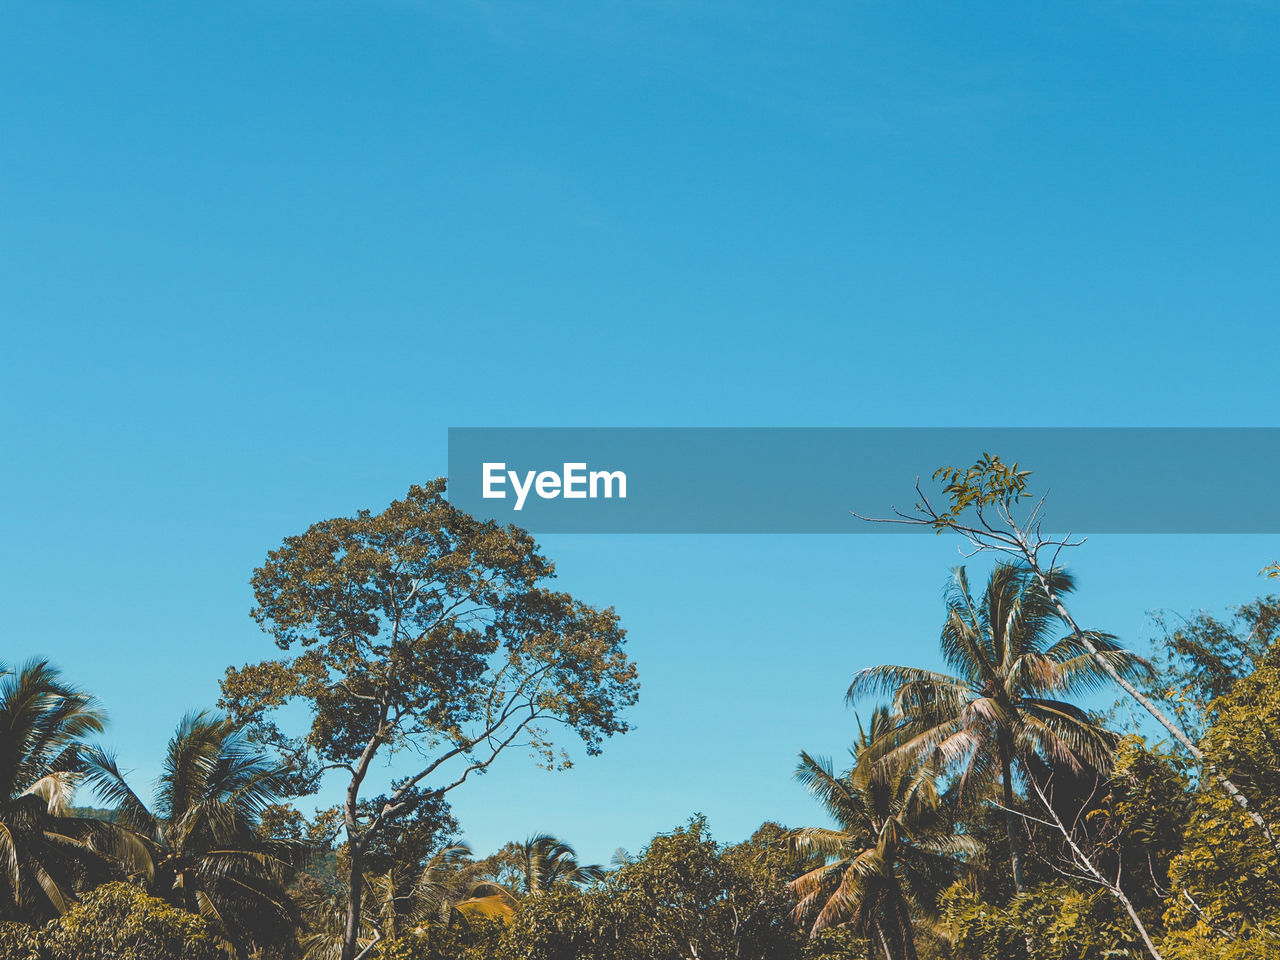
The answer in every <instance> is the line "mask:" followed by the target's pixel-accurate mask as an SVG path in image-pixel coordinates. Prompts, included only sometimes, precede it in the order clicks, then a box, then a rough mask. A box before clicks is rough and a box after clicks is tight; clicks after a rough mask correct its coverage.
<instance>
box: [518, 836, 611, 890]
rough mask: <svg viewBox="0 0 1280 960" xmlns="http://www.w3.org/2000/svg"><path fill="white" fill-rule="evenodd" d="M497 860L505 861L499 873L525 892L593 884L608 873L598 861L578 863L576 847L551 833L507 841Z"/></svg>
mask: <svg viewBox="0 0 1280 960" xmlns="http://www.w3.org/2000/svg"><path fill="white" fill-rule="evenodd" d="M497 859H498V860H499V861H500V862H501V864H502V867H501V868H500V872H501V873H502V874H503V875H504V876H507V875H509V876H510V881H511V883H510V885H511V886H512V887H514V888H515V889H516V890H518V891H519V892H520V893H523V894H526V895H528V894H535V893H542V892H543V891H545V890H550V889H551V888H553V887H556V886H560V885H564V884H569V885H573V886H581V885H582V884H586V883H594V882H595V881H597V880H599V879H600V878H601V877H603V876H604V872H605V871H604V867H602V866H600V865H599V864H594V863H592V864H584V863H579V862H578V855H577V853H576V852H575V851H574V849H573V847H571V846H570V845H569V844H567V843H565V842H564V841H563V840H561V839H560V838H559V837H554V836H552V835H551V834H549V833H540V834H538V835H536V836H533V837H529V838H528V839H527V840H525V841H524V842H523V843H512V844H508V846H507V847H506V848H504V849H503V850H502V851H501V852H500V853H498V855H497Z"/></svg>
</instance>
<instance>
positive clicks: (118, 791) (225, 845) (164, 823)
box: [84, 713, 302, 953]
mask: <svg viewBox="0 0 1280 960" xmlns="http://www.w3.org/2000/svg"><path fill="white" fill-rule="evenodd" d="M84 768H85V781H86V782H87V783H89V784H91V785H93V786H94V787H95V788H96V789H97V792H98V794H99V795H100V796H101V797H102V798H103V800H105V801H106V802H107V803H110V804H112V805H114V806H115V807H116V808H117V810H118V811H119V819H120V823H121V824H122V825H123V826H125V827H127V828H128V829H129V830H131V831H132V832H133V834H134V835H135V836H136V837H137V839H138V841H139V851H140V853H141V855H142V856H141V862H140V863H139V864H138V865H137V866H138V869H137V875H138V877H139V878H140V879H141V880H142V881H143V882H144V883H145V884H146V887H147V889H148V890H150V891H151V892H152V893H154V894H155V895H157V896H159V897H161V898H163V899H164V900H165V901H166V902H168V903H170V904H172V905H174V906H176V907H180V908H182V909H185V910H187V911H189V912H190V913H194V914H198V915H199V916H201V917H203V918H205V919H206V920H208V921H209V923H210V924H211V925H212V926H213V928H214V929H215V930H217V931H218V933H219V935H221V936H222V937H224V938H225V939H226V940H227V941H229V942H230V943H232V944H235V945H236V947H237V949H238V950H239V951H240V952H241V953H245V952H247V951H248V948H249V945H251V944H266V943H272V942H278V941H280V940H281V939H282V938H283V937H284V936H286V935H287V934H288V932H289V931H290V930H291V929H292V927H293V926H294V923H295V916H296V910H295V908H294V905H293V903H292V900H291V899H290V897H289V895H288V894H287V892H286V890H285V883H286V881H287V878H288V875H289V872H290V869H291V867H292V865H293V864H294V862H295V861H296V860H298V859H299V855H300V853H301V852H302V851H301V849H300V847H299V845H298V844H296V843H294V842H291V841H287V840H277V839H274V838H271V837H264V836H263V835H262V834H261V833H260V831H259V829H258V828H259V826H260V821H261V817H262V815H263V813H264V811H266V810H268V809H270V808H271V807H272V806H273V805H275V804H276V803H277V801H278V800H279V799H280V797H281V794H282V792H283V791H284V789H285V788H286V778H285V774H286V771H285V770H284V768H283V767H281V766H280V764H279V763H278V762H277V761H275V760H273V759H272V758H270V757H268V756H266V755H264V754H262V753H261V752H259V750H258V748H257V747H256V746H255V745H254V744H253V743H252V742H251V741H250V740H249V739H248V738H247V737H246V736H245V735H244V734H243V733H242V732H241V731H238V730H237V729H236V728H235V727H234V726H233V725H232V724H231V722H230V721H228V720H226V719H224V718H221V717H216V716H213V715H211V714H209V713H193V714H189V715H187V716H186V717H184V718H183V720H182V722H181V723H180V724H179V725H178V729H177V731H176V732H175V733H174V735H173V737H172V738H171V739H170V740H169V746H168V749H167V751H166V753H165V758H164V766H163V771H162V773H161V776H160V781H159V785H158V788H157V790H156V795H155V802H154V804H153V805H152V806H151V807H150V808H149V807H148V806H147V805H146V804H145V803H144V802H143V801H142V800H141V799H140V798H139V796H138V795H137V793H135V792H134V790H133V788H132V787H130V786H129V783H128V782H127V781H126V779H125V777H124V775H123V774H122V773H121V772H120V769H119V766H118V765H117V763H116V759H115V757H114V756H112V755H111V754H109V753H107V752H106V751H104V750H102V749H101V748H94V749H91V750H87V751H85V755H84Z"/></svg>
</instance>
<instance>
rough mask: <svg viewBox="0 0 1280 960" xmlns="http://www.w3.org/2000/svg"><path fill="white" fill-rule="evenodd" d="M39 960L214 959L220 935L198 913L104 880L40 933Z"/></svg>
mask: <svg viewBox="0 0 1280 960" xmlns="http://www.w3.org/2000/svg"><path fill="white" fill-rule="evenodd" d="M39 942H40V948H41V957H42V958H43V960H218V958H221V957H222V955H223V954H222V949H221V945H220V942H219V938H218V937H217V936H216V935H215V934H214V931H213V929H212V928H211V927H210V926H209V924H208V923H206V922H205V921H204V920H202V919H201V918H199V917H196V916H193V915H192V914H191V913H189V912H187V911H185V910H181V909H178V908H176V907H173V906H171V905H170V904H167V903H165V902H164V901H163V900H159V899H157V898H155V897H149V896H147V895H146V893H144V892H143V891H142V890H140V889H138V888H137V887H135V886H133V885H132V884H128V883H108V884H105V885H104V886H101V887H98V888H97V889H95V890H93V891H92V892H90V893H88V894H86V895H85V896H84V897H83V898H82V899H81V901H80V902H79V903H77V904H76V905H75V906H73V907H72V908H71V909H70V910H68V911H67V912H66V914H65V915H63V916H62V917H60V918H59V919H58V920H56V921H54V922H53V923H52V924H50V925H49V926H48V927H46V928H45V929H44V930H42V931H41V932H40V935H39Z"/></svg>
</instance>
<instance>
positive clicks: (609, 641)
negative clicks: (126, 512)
mask: <svg viewBox="0 0 1280 960" xmlns="http://www.w3.org/2000/svg"><path fill="white" fill-rule="evenodd" d="M553 575H554V567H553V565H552V564H551V563H550V562H549V561H548V560H546V559H545V558H544V557H543V556H542V555H541V554H540V553H539V551H538V549H537V547H536V545H535V544H534V542H533V540H532V539H531V538H530V537H529V535H528V534H526V533H524V532H523V531H520V530H518V529H516V528H514V527H508V528H502V527H499V526H498V525H497V524H494V523H491V522H480V521H477V520H475V519H473V518H472V517H469V516H467V515H466V514H464V513H462V512H461V511H458V510H456V509H454V508H453V507H452V506H451V505H450V504H449V502H448V501H447V500H446V499H445V497H444V482H443V481H442V480H441V481H435V482H433V483H430V484H427V485H426V486H415V487H412V488H411V489H410V490H409V493H408V495H407V496H406V497H405V498H404V499H403V500H398V501H395V502H394V503H392V504H391V505H390V506H389V507H388V508H387V509H386V510H384V511H383V512H382V513H380V514H376V515H375V514H371V513H370V512H369V511H361V512H360V513H358V514H357V515H356V516H354V517H340V518H335V519H332V520H326V521H322V522H320V523H317V524H314V525H313V526H312V527H311V528H310V529H308V530H307V531H306V532H305V533H303V534H302V535H300V536H294V537H289V538H287V539H286V540H285V542H284V544H283V545H282V546H281V547H280V548H279V549H277V550H274V551H272V552H271V553H270V555H269V556H268V558H267V562H266V563H265V564H264V565H263V566H262V567H260V568H259V569H258V570H256V571H255V572H254V575H253V589H254V595H255V597H256V599H257V607H256V608H255V609H254V611H253V615H254V617H255V619H256V620H257V621H258V623H259V624H260V625H261V626H262V627H263V629H264V630H266V631H267V632H268V633H269V634H270V635H271V636H272V638H273V639H274V641H275V643H276V646H277V647H278V648H279V649H280V650H281V651H283V655H282V656H280V657H277V658H275V659H271V660H266V661H263V662H261V663H258V664H251V665H248V666H245V667H243V668H241V669H239V670H237V669H231V670H229V671H228V672H227V675H226V677H225V678H224V680H223V684H222V689H223V700H222V704H223V705H224V706H225V707H226V708H227V709H228V710H229V711H230V712H231V713H232V715H233V716H234V717H235V718H236V719H237V720H238V721H241V722H245V723H248V724H250V725H251V726H252V727H253V729H254V730H255V732H256V733H257V734H258V735H259V736H260V737H262V738H263V739H264V740H266V741H267V742H270V743H272V744H274V745H275V746H277V747H278V748H279V749H281V750H282V751H284V752H285V753H286V754H287V755H288V756H290V757H291V759H292V761H293V762H294V764H295V767H296V769H297V771H298V785H299V788H300V789H303V790H314V789H317V788H318V785H319V783H320V778H321V776H322V775H323V774H324V773H326V772H329V771H337V772H340V773H341V775H342V776H343V778H344V780H345V801H344V804H343V820H344V830H345V833H346V840H347V851H348V864H349V867H348V874H349V883H348V903H347V919H346V932H345V943H344V947H343V953H342V957H343V960H352V958H353V957H354V956H355V954H356V952H357V941H358V937H359V930H360V924H361V897H362V895H363V891H364V886H365V885H364V883H363V882H361V878H362V877H363V876H364V873H365V858H366V856H367V854H368V852H369V850H370V848H371V846H372V845H373V844H374V843H375V842H376V840H377V838H378V836H379V835H380V834H381V833H382V832H383V831H384V830H385V829H387V826H388V825H389V824H390V823H392V822H394V821H395V820H397V819H399V818H401V817H404V816H406V815H408V814H410V813H411V812H412V810H413V809H414V807H415V806H416V805H417V804H418V803H420V802H422V800H423V798H424V797H426V796H437V797H439V796H444V795H445V794H446V793H448V792H449V791H451V790H453V789H455V788H456V787H458V786H459V785H461V784H462V783H464V782H465V781H466V780H467V778H468V777H469V776H470V775H471V774H473V773H476V772H480V771H484V770H485V769H486V768H487V767H489V765H490V764H492V763H493V761H494V760H495V759H497V757H498V756H499V755H500V754H501V753H502V752H503V751H504V750H506V749H507V748H508V747H510V746H512V745H515V744H517V743H519V742H523V743H524V744H525V745H527V746H528V747H530V748H531V749H532V751H533V752H534V753H535V754H536V755H538V756H539V757H540V758H541V760H542V762H543V763H544V764H546V765H548V766H555V765H556V764H557V758H556V757H557V755H556V751H555V748H554V745H553V740H552V737H551V735H550V732H549V725H551V724H555V725H559V726H562V727H565V728H568V729H569V730H571V731H573V732H574V733H576V734H577V735H578V736H579V737H580V738H581V739H582V741H583V742H584V743H585V745H586V750H587V752H588V754H594V753H597V752H599V750H600V748H601V744H602V741H603V739H604V738H606V737H609V736H611V735H613V734H616V733H623V732H625V731H626V729H627V724H626V722H625V721H624V720H623V719H622V717H621V711H622V710H623V709H624V708H626V707H628V706H630V705H631V704H633V703H634V702H635V700H636V695H637V693H636V690H637V686H636V672H635V667H634V665H633V664H632V663H631V662H630V661H629V660H628V659H627V658H626V656H625V654H624V653H623V651H622V644H623V637H624V632H623V630H622V629H621V627H620V626H619V625H618V618H617V616H616V615H615V614H614V612H613V611H612V610H598V609H595V608H593V607H590V606H588V605H586V604H584V603H582V602H580V601H578V600H576V599H574V598H573V597H572V596H570V595H568V594H566V593H558V592H554V591H551V590H550V589H548V588H547V587H546V586H545V584H546V582H547V581H548V580H549V579H550V578H551V577H552V576H553ZM291 702H300V703H302V704H304V705H305V706H306V707H307V708H308V709H309V711H310V714H311V726H310V729H309V730H308V731H307V733H306V734H305V735H303V736H290V735H288V734H287V733H286V732H285V731H284V730H283V729H282V728H281V727H279V726H278V725H277V722H276V717H277V715H278V711H279V710H280V708H282V707H284V706H285V705H286V704H289V703H291ZM389 753H390V754H399V755H400V756H401V757H403V758H405V759H406V760H407V759H409V758H414V762H413V763H412V765H411V767H410V768H409V769H408V771H407V772H405V773H404V775H403V776H402V777H401V778H400V779H398V780H396V781H394V782H393V783H392V785H391V788H390V790H389V791H388V792H387V793H386V795H385V798H386V799H385V803H383V804H382V806H381V807H380V809H378V810H376V811H372V812H370V811H367V810H366V809H364V808H362V807H361V802H360V801H361V799H362V797H364V796H365V793H364V791H365V789H366V780H367V779H368V777H369V775H370V771H371V769H372V767H373V763H374V760H375V758H377V757H379V756H384V755H386V754H389ZM560 762H561V763H567V757H565V756H564V755H563V754H561V760H560ZM402 769H403V768H402Z"/></svg>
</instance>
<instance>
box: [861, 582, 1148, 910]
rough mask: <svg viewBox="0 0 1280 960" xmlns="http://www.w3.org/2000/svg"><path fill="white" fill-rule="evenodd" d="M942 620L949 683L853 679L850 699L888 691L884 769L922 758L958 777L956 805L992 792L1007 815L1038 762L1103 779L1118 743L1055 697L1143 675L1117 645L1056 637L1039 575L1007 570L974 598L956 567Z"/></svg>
mask: <svg viewBox="0 0 1280 960" xmlns="http://www.w3.org/2000/svg"><path fill="white" fill-rule="evenodd" d="M1047 582H1048V583H1049V585H1050V587H1051V588H1052V589H1053V590H1054V592H1055V595H1059V596H1060V595H1063V594H1066V593H1069V592H1070V591H1071V590H1072V589H1073V588H1074V581H1073V580H1072V578H1071V577H1070V576H1069V575H1068V574H1067V573H1065V572H1064V571H1062V570H1055V571H1053V573H1052V574H1051V576H1050V577H1049V578H1048V580H1047ZM946 602H947V619H946V621H945V623H944V624H943V628H942V636H941V646H942V656H943V659H944V660H945V661H946V663H947V665H948V666H949V667H951V668H952V669H953V670H955V671H956V673H955V674H954V675H949V674H945V673H938V672H935V671H931V670H922V669H920V668H917V667H902V666H887V665H882V666H876V667H869V668H866V669H864V670H861V671H859V672H858V674H857V675H856V676H855V677H854V679H853V683H852V684H851V685H850V687H849V698H850V699H851V700H853V699H856V698H857V697H859V696H862V695H865V694H870V693H879V692H886V693H889V694H891V695H892V696H893V711H894V713H895V714H896V715H897V716H898V717H900V718H901V719H900V724H899V728H898V729H897V730H896V731H895V738H894V740H893V742H892V743H891V744H889V745H888V746H887V747H886V748H885V750H884V752H886V754H887V757H888V758H889V759H891V760H896V759H898V758H901V757H903V756H912V755H916V756H925V757H929V758H932V759H933V760H935V761H936V762H937V763H938V764H939V765H940V767H941V768H942V769H944V770H945V771H947V772H949V773H951V774H954V775H955V776H956V778H957V779H956V790H957V793H958V794H959V795H961V796H963V795H964V793H965V792H966V791H968V790H972V789H977V790H978V791H979V792H981V793H984V794H985V793H987V792H988V791H990V790H992V789H994V788H996V787H998V788H999V790H1000V794H1001V800H1002V804H1003V806H1004V807H1005V808H1006V809H1007V810H1012V809H1013V807H1014V802H1015V801H1014V781H1015V777H1017V776H1021V777H1024V778H1025V777H1027V776H1029V775H1030V773H1031V772H1032V770H1033V769H1034V768H1035V766H1036V765H1037V764H1048V765H1049V766H1050V767H1057V768H1065V769H1066V770H1069V771H1071V772H1073V773H1075V774H1078V775H1085V774H1086V773H1087V772H1088V771H1090V770H1094V771H1101V770H1104V769H1105V768H1106V767H1107V765H1108V764H1109V762H1110V758H1111V751H1112V748H1113V746H1114V744H1115V738H1114V737H1113V736H1112V735H1111V734H1109V733H1107V732H1106V731H1105V730H1103V729H1102V728H1101V726H1100V725H1099V724H1098V723H1097V722H1096V721H1095V720H1094V719H1093V718H1092V717H1090V716H1089V714H1088V713H1086V712H1085V711H1084V710H1082V709H1080V708H1079V707H1077V706H1075V705H1074V704H1072V703H1070V702H1068V701H1067V700H1064V699H1062V697H1066V696H1070V695H1071V694H1073V693H1076V692H1079V691H1080V690H1082V689H1087V688H1088V687H1090V686H1095V685H1097V684H1098V683H1099V682H1101V681H1103V680H1105V679H1106V676H1107V675H1108V674H1106V673H1104V672H1103V671H1102V670H1101V669H1100V668H1099V660H1101V661H1103V662H1105V663H1106V664H1107V666H1108V669H1109V670H1110V671H1112V672H1115V673H1118V674H1120V675H1122V676H1123V675H1130V676H1132V675H1135V674H1137V673H1139V672H1140V671H1141V670H1143V668H1144V663H1143V661H1142V660H1141V658H1139V657H1137V656H1136V655H1135V654H1132V653H1130V652H1128V651H1126V650H1122V649H1120V647H1119V646H1118V645H1117V644H1116V643H1115V641H1114V639H1113V638H1111V637H1109V636H1106V635H1104V634H1100V633H1096V632H1095V633H1090V635H1089V636H1090V643H1091V645H1092V646H1093V648H1094V650H1096V651H1097V656H1096V657H1095V656H1094V655H1093V654H1092V653H1091V652H1090V651H1089V650H1087V649H1086V648H1085V647H1084V645H1083V643H1082V641H1081V637H1080V632H1079V631H1078V630H1072V631H1071V632H1070V633H1068V634H1067V636H1065V637H1062V638H1059V639H1055V636H1056V634H1055V632H1054V628H1055V627H1057V626H1058V623H1059V621H1058V617H1057V614H1056V605H1055V603H1054V601H1053V600H1051V599H1050V597H1049V595H1048V594H1047V593H1046V591H1045V590H1043V589H1042V588H1041V585H1040V581H1039V578H1037V577H1035V576H1034V575H1033V574H1032V573H1031V572H1030V571H1028V570H1026V569H1025V568H1022V567H1018V566H1015V565H1013V564H1008V563H1000V564H997V565H996V567H995V568H994V569H993V570H992V571H991V575H990V577H989V579H988V580H987V585H986V588H985V589H984V590H983V593H982V596H981V598H980V599H975V598H974V597H973V595H972V593H971V591H970V589H969V581H968V576H967V574H966V572H965V568H964V567H959V568H957V569H956V571H955V574H954V577H953V581H952V583H951V586H950V588H949V589H948V592H947V598H946ZM1006 828H1007V834H1008V838H1009V857H1010V863H1011V866H1012V868H1013V882H1014V887H1015V889H1016V890H1017V891H1018V892H1022V891H1023V890H1024V889H1025V883H1024V879H1023V869H1022V867H1023V864H1022V856H1021V836H1020V835H1021V832H1022V828H1021V824H1020V823H1019V821H1018V818H1017V816H1016V815H1014V814H1012V813H1009V814H1007V816H1006Z"/></svg>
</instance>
